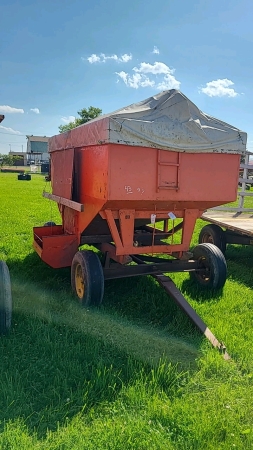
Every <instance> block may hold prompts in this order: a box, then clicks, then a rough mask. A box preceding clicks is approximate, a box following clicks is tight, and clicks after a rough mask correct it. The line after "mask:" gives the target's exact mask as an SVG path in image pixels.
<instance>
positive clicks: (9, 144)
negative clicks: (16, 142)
mask: <svg viewBox="0 0 253 450" xmlns="http://www.w3.org/2000/svg"><path fill="white" fill-rule="evenodd" d="M9 146H10V152H11V144H9Z"/></svg>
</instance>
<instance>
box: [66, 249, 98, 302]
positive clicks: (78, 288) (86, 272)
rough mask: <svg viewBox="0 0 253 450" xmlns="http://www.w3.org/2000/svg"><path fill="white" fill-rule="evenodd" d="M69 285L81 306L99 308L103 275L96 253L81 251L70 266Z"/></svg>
mask: <svg viewBox="0 0 253 450" xmlns="http://www.w3.org/2000/svg"><path fill="white" fill-rule="evenodd" d="M71 285H72V289H73V291H74V292H75V293H76V295H77V297H78V298H79V300H80V303H81V304H82V306H86V307H87V306H99V305H100V304H101V303H102V300H103V296H104V274H103V269H102V265H101V262H100V260H99V257H98V255H97V254H96V253H94V252H92V251H91V250H82V251H79V252H77V253H76V254H75V256H74V258H73V261H72V265H71Z"/></svg>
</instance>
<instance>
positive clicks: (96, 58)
mask: <svg viewBox="0 0 253 450" xmlns="http://www.w3.org/2000/svg"><path fill="white" fill-rule="evenodd" d="M110 59H111V60H114V61H117V62H123V63H126V62H128V61H131V59H132V55H131V53H130V54H128V53H124V55H121V56H118V55H116V54H113V55H109V56H106V55H105V54H104V53H100V55H96V54H95V53H93V54H92V55H91V56H89V57H88V58H87V61H89V63H90V64H94V63H96V62H103V63H105V62H106V61H108V60H110ZM82 60H83V61H85V58H82Z"/></svg>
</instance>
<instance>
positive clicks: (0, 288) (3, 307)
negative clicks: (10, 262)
mask: <svg viewBox="0 0 253 450" xmlns="http://www.w3.org/2000/svg"><path fill="white" fill-rule="evenodd" d="M11 317H12V297H11V280H10V273H9V269H8V267H7V265H6V263H5V262H4V261H0V333H1V334H5V333H7V331H8V330H9V329H10V327H11Z"/></svg>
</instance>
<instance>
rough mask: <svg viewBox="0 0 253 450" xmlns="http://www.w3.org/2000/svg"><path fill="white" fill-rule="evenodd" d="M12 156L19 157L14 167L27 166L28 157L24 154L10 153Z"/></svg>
mask: <svg viewBox="0 0 253 450" xmlns="http://www.w3.org/2000/svg"><path fill="white" fill-rule="evenodd" d="M9 155H10V156H17V159H16V160H15V162H14V166H26V164H27V155H26V153H23V152H9Z"/></svg>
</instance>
